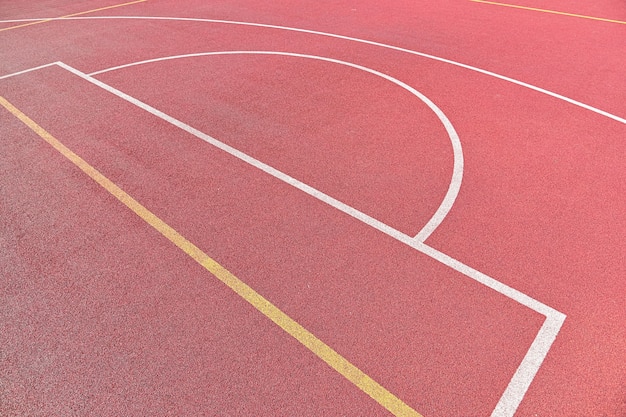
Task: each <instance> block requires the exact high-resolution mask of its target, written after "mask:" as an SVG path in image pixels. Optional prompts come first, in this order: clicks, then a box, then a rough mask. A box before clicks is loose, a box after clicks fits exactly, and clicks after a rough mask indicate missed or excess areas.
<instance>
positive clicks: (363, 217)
mask: <svg viewBox="0 0 626 417" xmlns="http://www.w3.org/2000/svg"><path fill="white" fill-rule="evenodd" d="M57 64H58V65H59V66H60V67H62V68H64V69H66V70H68V71H70V72H71V73H73V74H75V75H77V76H79V77H80V78H82V79H84V80H86V81H88V82H90V83H92V84H95V85H97V86H98V87H100V88H102V89H104V90H106V91H108V92H110V93H112V94H114V95H116V96H118V97H120V98H122V99H124V100H126V101H128V102H129V103H132V104H134V105H135V106H137V107H139V108H142V109H144V110H145V111H147V112H148V113H151V114H153V115H155V116H157V117H159V118H160V119H163V120H165V121H166V122H168V123H170V124H172V125H174V126H176V127H178V128H180V129H182V130H184V131H185V132H188V133H190V134H192V135H194V136H195V137H197V138H199V139H202V140H203V141H205V142H207V143H209V144H211V145H213V146H215V147H216V148H219V149H221V150H223V151H224V152H227V153H229V154H230V155H232V156H234V157H236V158H238V159H240V160H242V161H244V162H246V163H248V164H250V165H252V166H254V167H256V168H258V169H260V170H261V171H263V172H265V173H267V174H269V175H271V176H273V177H275V178H278V179H280V180H281V181H284V182H286V183H287V184H290V185H292V186H294V187H296V188H297V189H299V190H301V191H303V192H305V193H307V194H309V195H311V196H313V197H315V198H317V199H319V200H321V201H323V202H325V203H326V204H329V205H331V206H332V207H334V208H336V209H337V210H340V211H342V212H344V213H346V214H348V215H350V216H352V217H354V218H356V219H358V220H360V221H362V222H363V223H366V224H368V225H370V226H371V227H373V228H375V229H377V230H380V231H381V232H383V233H385V234H387V235H389V236H392V237H394V238H395V239H397V240H400V241H403V242H409V241H411V238H410V237H409V236H408V235H406V234H404V233H402V232H400V231H398V230H396V229H394V228H392V227H390V226H387V225H386V224H384V223H382V222H381V221H379V220H376V219H374V218H373V217H370V216H368V215H367V214H365V213H363V212H361V211H359V210H357V209H355V208H353V207H350V206H348V205H347V204H344V203H342V202H341V201H339V200H337V199H335V198H333V197H330V196H329V195H327V194H324V193H323V192H321V191H319V190H317V189H315V188H313V187H311V186H310V185H307V184H305V183H303V182H301V181H298V180H297V179H295V178H293V177H291V176H289V175H287V174H285V173H284V172H281V171H279V170H277V169H276V168H273V167H271V166H269V165H267V164H265V163H263V162H261V161H259V160H258V159H255V158H253V157H251V156H249V155H247V154H245V153H243V152H241V151H240V150H238V149H235V148H233V147H232V146H229V145H227V144H225V143H223V142H221V141H219V140H217V139H215V138H213V137H211V136H209V135H207V134H205V133H203V132H201V131H199V130H198V129H195V128H193V127H191V126H189V125H188V124H186V123H183V122H181V121H180V120H178V119H176V118H174V117H172V116H170V115H167V114H165V113H163V112H162V111H160V110H157V109H155V108H154V107H152V106H150V105H148V104H146V103H144V102H142V101H140V100H137V99H136V98H134V97H131V96H130V95H128V94H126V93H123V92H121V91H119V90H117V89H115V88H113V87H111V86H110V85H108V84H105V83H103V82H102V81H99V80H97V79H95V78H93V77H91V76H89V75H87V74H85V73H83V72H80V71H78V70H77V69H75V68H72V67H70V66H69V65H66V64H64V63H62V62H57Z"/></svg>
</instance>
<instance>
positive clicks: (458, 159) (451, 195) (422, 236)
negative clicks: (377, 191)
mask: <svg viewBox="0 0 626 417" xmlns="http://www.w3.org/2000/svg"><path fill="white" fill-rule="evenodd" d="M214 55H279V56H290V57H299V58H307V59H315V60H320V61H326V62H332V63H335V64H340V65H345V66H348V67H352V68H356V69H358V70H361V71H365V72H368V73H370V74H374V75H376V76H378V77H381V78H383V79H386V80H388V81H391V82H392V83H394V84H396V85H398V86H400V87H401V88H403V89H405V90H407V91H408V92H409V93H411V94H413V95H414V96H416V97H417V98H419V99H420V100H421V101H422V102H424V103H425V104H426V105H427V106H428V107H429V108H430V109H431V110H432V111H433V113H435V115H436V116H437V117H438V118H439V120H440V121H441V123H442V124H443V126H444V128H445V129H446V132H447V133H448V137H449V138H450V143H451V145H452V153H453V158H454V165H453V168H452V177H451V179H450V185H449V186H448V191H447V192H446V195H445V196H444V199H443V200H442V201H441V203H440V205H439V207H438V208H437V210H436V211H435V213H434V214H433V216H432V217H431V218H430V219H429V220H428V222H427V223H426V224H425V225H424V226H423V227H422V229H421V230H420V231H419V233H418V234H417V236H415V237H414V238H413V239H414V240H415V241H417V242H424V241H425V240H426V239H427V238H428V237H429V236H430V235H431V234H432V233H433V232H434V231H435V229H437V227H438V226H439V225H440V224H441V222H442V221H443V220H444V219H445V217H446V216H447V214H448V213H449V212H450V210H451V209H452V206H453V205H454V201H455V200H456V197H457V196H458V195H459V191H460V190H461V182H462V181H463V148H462V146H461V141H460V139H459V135H458V134H457V132H456V131H455V129H454V126H452V123H451V122H450V120H449V119H448V117H447V116H446V115H445V113H444V112H443V111H442V110H441V109H440V108H439V107H437V105H436V104H435V103H433V102H432V101H431V100H430V99H429V98H428V97H426V96H425V95H424V94H422V93H420V92H419V91H417V90H416V89H415V88H413V87H411V86H410V85H407V84H406V83H404V82H402V81H400V80H398V79H396V78H394V77H392V76H390V75H387V74H384V73H382V72H379V71H376V70H373V69H371V68H368V67H364V66H362V65H357V64H354V63H351V62H346V61H341V60H338V59H333V58H327V57H322V56H317V55H307V54H298V53H292V52H277V51H219V52H201V53H195V54H185V55H173V56H167V57H162V58H154V59H148V60H145V61H138V62H133V63H130V64H125V65H119V66H116V67H111V68H107V69H103V70H100V71H96V72H92V73H91V74H89V76H94V75H99V74H103V73H106V72H109V71H116V70H120V69H123V68H128V67H132V66H135V65H143V64H149V63H155V62H161V61H169V60H173V59H182V58H196V57H204V56H214ZM318 193H319V194H322V193H321V192H319V191H318ZM331 205H333V204H331ZM333 206H334V205H333ZM335 208H339V207H337V206H335ZM340 210H342V211H345V210H343V209H340ZM364 216H365V214H363V213H359V217H358V218H359V219H361V220H363V221H365V220H364ZM366 223H368V221H366ZM368 224H369V223H368Z"/></svg>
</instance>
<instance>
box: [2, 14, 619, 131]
mask: <svg viewBox="0 0 626 417" xmlns="http://www.w3.org/2000/svg"><path fill="white" fill-rule="evenodd" d="M98 19H100V20H106V19H126V20H129V19H130V20H133V19H134V20H169V21H180V22H206V23H220V24H227V25H241V26H253V27H262V28H268V29H279V30H288V31H291V32H300V33H308V34H311V35H320V36H327V37H331V38H336V39H343V40H347V41H352V42H359V43H364V44H367V45H373V46H379V47H382V48H387V49H393V50H396V51H400V52H406V53H408V54H412V55H417V56H420V57H423V58H428V59H432V60H435V61H439V62H445V63H446V64H450V65H454V66H457V67H461V68H465V69H468V70H470V71H475V72H479V73H481V74H484V75H488V76H490V77H495V78H498V79H501V80H503V81H508V82H510V83H513V84H517V85H519V86H522V87H526V88H529V89H531V90H534V91H537V92H539V93H543V94H546V95H548V96H551V97H554V98H557V99H559V100H563V101H566V102H568V103H570V104H573V105H575V106H578V107H582V108H584V109H586V110H589V111H592V112H594V113H597V114H600V115H602V116H605V117H608V118H610V119H613V120H615V121H617V122H620V123H624V124H626V119H624V118H622V117H619V116H616V115H614V114H611V113H609V112H607V111H604V110H600V109H598V108H596V107H593V106H590V105H588V104H585V103H582V102H580V101H577V100H574V99H571V98H569V97H566V96H563V95H561V94H557V93H553V92H552V91H549V90H546V89H543V88H541V87H537V86H534V85H532V84H528V83H525V82H523V81H519V80H516V79H515V78H510V77H507V76H504V75H500V74H497V73H495V72H491V71H487V70H484V69H481V68H477V67H473V66H471V65H467V64H463V63H460V62H457V61H452V60H450V59H446V58H441V57H438V56H435V55H430V54H426V53H423V52H418V51H413V50H411V49H406V48H402V47H399V46H393V45H389V44H385V43H381V42H375V41H368V40H365V39H359V38H353V37H350V36H344V35H337V34H334V33H329V32H321V31H317V30H309V29H300V28H294V27H289V26H279V25H268V24H264V23H250V22H238V21H231V20H218V19H200V18H190V17H166V16H81V17H65V18H45V20H49V21H72V20H98ZM37 20H43V19H21V20H0V23H9V22H33V21H37Z"/></svg>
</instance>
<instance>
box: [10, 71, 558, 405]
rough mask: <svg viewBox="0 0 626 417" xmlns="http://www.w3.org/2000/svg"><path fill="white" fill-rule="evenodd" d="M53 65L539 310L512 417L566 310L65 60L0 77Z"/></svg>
mask: <svg viewBox="0 0 626 417" xmlns="http://www.w3.org/2000/svg"><path fill="white" fill-rule="evenodd" d="M53 65H57V66H59V67H61V68H63V69H65V70H67V71H69V72H71V73H73V74H75V75H77V76H78V77H80V78H82V79H84V80H86V81H88V82H90V83H92V84H94V85H96V86H98V87H100V88H102V89H104V90H106V91H108V92H110V93H112V94H114V95H116V96H118V97H120V98H122V99H123V100H126V101H127V102H129V103H131V104H134V105H136V106H138V107H139V108H142V109H143V110H145V111H147V112H149V113H151V114H153V115H154V116H156V117H159V118H160V119H162V120H164V121H166V122H168V123H170V124H172V125H174V126H177V127H178V128H180V129H182V130H183V131H186V132H188V133H190V134H192V135H194V136H195V137H197V138H199V139H201V140H203V141H205V142H208V143H210V144H212V145H213V146H216V147H217V148H219V149H222V150H223V151H225V152H228V153H229V154H231V155H233V156H235V157H236V158H239V159H241V160H242V161H244V162H246V163H248V164H250V165H253V166H255V167H256V168H258V169H260V170H262V171H264V172H266V173H268V174H269V175H272V176H274V177H276V178H278V179H281V180H282V181H285V182H287V183H288V184H291V185H293V186H294V187H296V188H298V189H300V190H301V191H303V192H305V193H307V194H309V195H311V196H313V197H315V198H318V199H320V200H322V201H324V202H326V203H327V204H330V205H331V206H333V207H336V208H338V209H340V210H341V211H343V212H344V213H347V214H349V215H350V216H352V217H354V218H356V219H358V220H360V221H363V222H364V223H366V224H368V225H369V226H371V227H373V228H375V229H377V230H379V231H381V232H383V233H385V234H387V235H388V236H391V237H393V238H394V239H396V240H398V241H400V242H402V243H404V244H406V245H408V246H410V247H412V248H414V249H416V250H417V251H419V252H421V253H423V254H425V255H427V256H430V257H431V258H433V259H436V260H437V261H439V262H441V263H442V264H444V265H447V266H448V267H450V268H452V269H454V270H455V271H458V272H460V273H461V274H463V275H465V276H467V277H469V278H471V279H473V280H475V281H477V282H479V283H481V284H483V285H485V286H487V287H489V288H491V289H493V290H495V291H497V292H498V293H500V294H503V295H505V296H506V297H508V298H510V299H512V300H514V301H517V302H518V303H520V304H522V305H524V306H525V307H528V308H530V309H531V310H533V311H536V312H537V313H539V314H542V315H544V316H545V317H546V319H545V321H544V323H543V325H542V326H541V328H540V329H539V332H538V333H537V335H536V336H535V339H534V340H533V343H532V344H531V346H530V348H529V349H528V351H527V352H526V355H525V356H524V359H523V360H522V362H521V363H520V365H519V366H518V368H517V370H516V371H515V373H514V375H513V377H512V378H511V380H510V381H509V384H508V385H507V387H506V389H505V391H504V393H503V394H502V396H501V397H500V399H499V400H498V403H497V405H496V407H495V409H494V411H493V412H492V414H491V417H512V416H513V415H514V414H515V412H516V410H517V408H518V406H519V404H520V403H521V401H522V399H523V398H524V395H525V394H526V392H527V390H528V388H529V386H530V384H531V383H532V381H533V379H534V377H535V375H536V374H537V372H538V371H539V368H540V367H541V364H542V363H543V361H544V359H545V357H546V355H547V354H548V351H549V350H550V347H551V346H552V343H553V342H554V340H555V339H556V336H557V335H558V333H559V331H560V329H561V326H562V325H563V322H564V321H565V318H566V316H565V314H563V313H561V312H559V311H557V310H555V309H553V308H552V307H549V306H547V305H545V304H543V303H541V302H540V301H537V300H535V299H534V298H532V297H530V296H528V295H526V294H524V293H522V292H520V291H518V290H516V289H514V288H511V287H509V286H508V285H506V284H503V283H501V282H499V281H497V280H495V279H493V278H491V277H489V276H487V275H485V274H483V273H482V272H479V271H477V270H475V269H473V268H471V267H469V266H467V265H465V264H463V263H462V262H460V261H458V260H456V259H453V258H452V257H450V256H448V255H446V254H444V253H442V252H440V251H438V250H437V249H434V248H432V247H430V246H428V245H426V244H425V243H423V242H420V241H416V240H415V238H412V237H410V236H408V235H406V234H404V233H402V232H400V231H398V230H396V229H394V228H392V227H391V226H388V225H386V224H384V223H382V222H380V221H378V220H376V219H373V218H371V217H369V216H367V215H365V214H364V213H361V212H360V211H358V210H356V209H354V208H352V207H350V206H348V205H346V204H344V203H342V202H340V201H338V200H335V199H333V198H332V197H330V196H326V195H325V194H323V193H321V192H320V191H318V190H316V189H314V188H313V187H310V186H309V185H307V184H304V183H302V182H300V181H298V180H296V179H295V178H292V177H290V176H288V175H287V174H284V173H282V172H280V171H278V170H276V169H275V168H273V167H271V166H269V165H267V164H264V163H263V162H261V161H258V160H256V159H254V158H252V157H251V156H249V155H247V154H245V153H243V152H241V151H239V150H237V149H235V148H232V147H230V146H228V145H226V144H224V143H222V142H220V141H219V140H217V139H215V138H213V137H211V136H209V135H207V134H205V133H203V132H201V131H199V130H197V129H195V128H193V127H191V126H189V125H187V124H185V123H183V122H181V121H180V120H178V119H175V118H174V117H172V116H169V115H167V114H165V113H163V112H161V111H160V110H157V109H155V108H154V107H152V106H150V105H148V104H146V103H143V102H142V101H140V100H137V99H136V98H134V97H131V96H130V95H128V94H126V93H123V92H121V91H119V90H117V89H115V88H114V87H111V86H109V85H108V84H105V83H103V82H102V81H99V80H97V79H95V78H93V77H92V76H89V75H87V74H85V73H83V72H81V71H79V70H77V69H75V68H73V67H71V66H69V65H67V64H64V63H63V62H55V63H51V64H47V65H42V66H39V67H36V68H32V69H29V70H24V71H20V72H17V73H14V74H9V75H5V76H2V77H0V79H7V78H10V77H12V76H16V75H21V74H25V73H28V72H31V71H35V70H38V69H42V68H46V67H50V66H53Z"/></svg>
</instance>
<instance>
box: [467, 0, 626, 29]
mask: <svg viewBox="0 0 626 417" xmlns="http://www.w3.org/2000/svg"><path fill="white" fill-rule="evenodd" d="M470 1H473V2H474V3H485V4H493V5H495V6H504V7H512V8H514V9H523V10H532V11H534V12H543V13H551V14H558V15H562V16H571V17H579V18H582V19H590V20H599V21H601V22H611V23H619V24H621V25H626V22H623V21H621V20H612V19H604V18H602V17H593V16H585V15H582V14H573V13H565V12H557V11H555V10H546V9H536V8H534V7H526V6H518V5H515V4H506V3H496V2H493V1H486V0H470Z"/></svg>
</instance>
